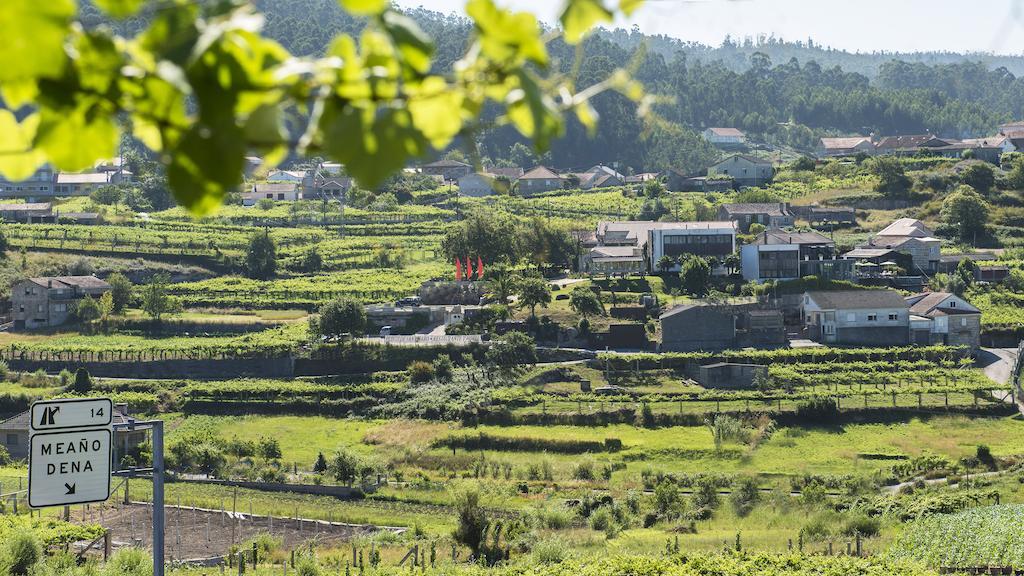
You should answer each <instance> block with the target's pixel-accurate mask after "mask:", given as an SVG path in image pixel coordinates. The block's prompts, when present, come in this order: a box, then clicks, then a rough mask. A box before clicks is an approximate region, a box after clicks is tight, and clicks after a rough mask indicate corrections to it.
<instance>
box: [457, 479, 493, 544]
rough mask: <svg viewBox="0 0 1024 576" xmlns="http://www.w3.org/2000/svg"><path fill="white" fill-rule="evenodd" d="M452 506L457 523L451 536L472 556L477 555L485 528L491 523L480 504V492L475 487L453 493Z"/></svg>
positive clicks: (485, 531) (484, 534)
mask: <svg viewBox="0 0 1024 576" xmlns="http://www.w3.org/2000/svg"><path fill="white" fill-rule="evenodd" d="M454 507H455V513H456V519H457V524H456V527H455V531H454V532H452V538H453V539H454V540H455V541H456V542H458V543H459V544H462V545H463V546H466V547H467V548H469V549H470V551H471V552H472V553H473V556H479V555H480V551H481V548H482V547H483V544H484V538H485V537H486V535H487V529H488V528H489V527H490V525H491V521H490V519H489V518H488V517H487V513H486V512H485V511H484V508H483V506H481V505H480V492H479V491H477V490H475V489H466V490H463V491H461V492H459V493H458V494H456V495H455V502H454Z"/></svg>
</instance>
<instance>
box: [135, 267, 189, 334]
mask: <svg viewBox="0 0 1024 576" xmlns="http://www.w3.org/2000/svg"><path fill="white" fill-rule="evenodd" d="M169 282H170V276H168V275H167V273H165V272H161V273H159V274H157V275H155V276H153V279H152V280H150V282H149V284H146V285H145V286H143V288H142V311H143V312H145V313H146V314H147V315H148V316H149V317H150V318H152V319H153V320H156V321H157V322H159V321H160V320H161V318H163V316H164V315H166V314H174V313H176V312H178V311H179V310H181V302H180V301H178V299H177V298H175V297H174V296H171V295H170V294H168V289H167V284H168V283H169Z"/></svg>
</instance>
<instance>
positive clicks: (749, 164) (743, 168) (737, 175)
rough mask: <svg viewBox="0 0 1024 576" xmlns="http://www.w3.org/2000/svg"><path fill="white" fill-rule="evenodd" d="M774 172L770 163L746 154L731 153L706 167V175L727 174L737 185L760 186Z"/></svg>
mask: <svg viewBox="0 0 1024 576" xmlns="http://www.w3.org/2000/svg"><path fill="white" fill-rule="evenodd" d="M774 174H775V172H774V169H773V168H772V163H771V162H770V161H768V160H762V159H761V158H755V157H754V156H749V155H746V154H733V155H732V156H729V157H727V158H725V159H724V160H721V161H719V162H717V163H715V164H712V165H711V166H709V167H708V176H709V177H714V176H729V177H731V178H732V179H733V181H735V182H736V184H737V185H739V186H762V185H764V184H767V183H769V182H771V180H772V176H773V175H774Z"/></svg>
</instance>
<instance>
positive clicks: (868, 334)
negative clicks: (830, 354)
mask: <svg viewBox="0 0 1024 576" xmlns="http://www.w3.org/2000/svg"><path fill="white" fill-rule="evenodd" d="M909 337H910V330H909V328H908V327H907V326H873V327H860V326H846V327H844V326H838V327H836V340H835V343H836V344H847V345H854V346H903V345H906V344H907V342H908V339H909Z"/></svg>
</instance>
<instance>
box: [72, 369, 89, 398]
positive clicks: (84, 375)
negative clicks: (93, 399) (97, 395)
mask: <svg viewBox="0 0 1024 576" xmlns="http://www.w3.org/2000/svg"><path fill="white" fill-rule="evenodd" d="M71 390H72V391H73V392H75V393H76V394H88V393H89V392H92V377H91V376H89V372H88V370H86V369H85V368H79V369H78V370H75V382H74V384H72V385H71Z"/></svg>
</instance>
